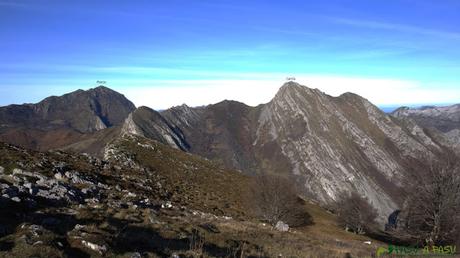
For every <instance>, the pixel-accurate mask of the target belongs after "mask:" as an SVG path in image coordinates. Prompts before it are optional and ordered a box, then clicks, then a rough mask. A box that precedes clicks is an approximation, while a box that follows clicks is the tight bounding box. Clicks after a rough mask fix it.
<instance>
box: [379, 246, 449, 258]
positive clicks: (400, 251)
mask: <svg viewBox="0 0 460 258" xmlns="http://www.w3.org/2000/svg"><path fill="white" fill-rule="evenodd" d="M456 251H457V246H455V245H446V246H425V247H423V248H417V247H405V246H397V245H389V246H388V248H385V247H382V246H381V247H379V248H378V249H377V252H376V254H377V257H382V256H385V255H396V256H416V255H417V256H423V255H427V256H428V255H430V256H433V255H434V256H450V255H454V254H455V253H456Z"/></svg>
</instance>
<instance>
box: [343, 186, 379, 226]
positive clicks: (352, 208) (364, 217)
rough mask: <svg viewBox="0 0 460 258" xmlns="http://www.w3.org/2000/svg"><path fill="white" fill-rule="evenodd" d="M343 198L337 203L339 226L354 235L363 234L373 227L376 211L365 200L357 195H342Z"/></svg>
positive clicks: (353, 193) (354, 193)
mask: <svg viewBox="0 0 460 258" xmlns="http://www.w3.org/2000/svg"><path fill="white" fill-rule="evenodd" d="M342 196H344V197H343V198H342V199H341V200H339V202H338V203H337V208H336V210H337V213H338V217H339V224H340V225H341V226H342V227H344V228H346V229H347V230H350V231H352V232H354V233H356V234H365V233H366V232H368V230H369V229H371V228H372V227H373V226H374V225H375V219H376V218H377V211H376V210H375V208H374V207H372V205H370V204H369V202H368V200H367V198H365V197H361V196H360V195H359V194H358V193H356V192H352V193H350V194H346V193H342Z"/></svg>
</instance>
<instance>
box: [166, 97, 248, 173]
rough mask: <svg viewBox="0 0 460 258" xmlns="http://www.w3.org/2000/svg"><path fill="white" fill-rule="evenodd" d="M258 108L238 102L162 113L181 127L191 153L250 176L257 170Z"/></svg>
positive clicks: (184, 107) (185, 107) (184, 108)
mask: <svg viewBox="0 0 460 258" xmlns="http://www.w3.org/2000/svg"><path fill="white" fill-rule="evenodd" d="M256 113H257V109H254V108H251V107H249V106H246V105H245V104H243V103H239V102H236V101H223V102H221V103H218V104H215V105H209V106H207V107H202V108H196V109H193V108H190V107H187V106H185V105H182V106H180V107H174V108H172V109H169V110H166V111H163V112H162V113H161V114H162V116H163V117H165V118H166V119H167V120H168V121H171V123H172V124H175V125H177V126H178V127H179V128H181V131H182V132H183V133H184V138H185V140H186V141H187V142H188V144H189V146H190V149H189V151H190V152H192V153H196V154H199V155H201V156H204V157H207V158H210V159H212V160H214V161H218V162H219V163H221V164H223V165H225V166H227V167H229V168H235V169H239V170H242V171H245V172H248V173H251V172H254V171H255V169H256V161H255V156H254V150H253V146H252V138H253V137H252V134H253V132H254V128H253V127H254V126H255V122H256V121H257V120H256Z"/></svg>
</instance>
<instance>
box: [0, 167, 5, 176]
mask: <svg viewBox="0 0 460 258" xmlns="http://www.w3.org/2000/svg"><path fill="white" fill-rule="evenodd" d="M4 172H5V169H4V168H3V167H2V166H0V175H1V174H3V173H4Z"/></svg>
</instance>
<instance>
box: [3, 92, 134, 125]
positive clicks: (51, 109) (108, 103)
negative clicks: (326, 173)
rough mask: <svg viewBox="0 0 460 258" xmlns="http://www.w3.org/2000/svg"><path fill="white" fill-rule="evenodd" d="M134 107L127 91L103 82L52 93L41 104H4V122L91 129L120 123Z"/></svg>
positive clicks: (5, 123) (8, 123)
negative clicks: (97, 85)
mask: <svg viewBox="0 0 460 258" xmlns="http://www.w3.org/2000/svg"><path fill="white" fill-rule="evenodd" d="M134 109H135V106H134V104H133V103H131V102H130V101H129V100H128V99H126V98H125V97H124V96H123V95H121V94H120V93H118V92H115V91H113V90H111V89H109V88H106V87H102V86H101V87H97V88H94V89H90V90H88V91H83V90H77V91H75V92H72V93H69V94H65V95H63V96H60V97H54V96H53V97H49V98H46V99H44V100H43V101H41V102H40V103H37V104H24V105H10V106H7V107H1V108H0V123H1V124H2V127H3V128H5V127H28V128H37V129H52V128H57V127H68V128H71V129H75V130H76V131H78V132H81V133H87V132H94V131H98V130H102V129H105V128H108V127H112V126H115V125H120V124H121V123H123V122H124V120H125V119H126V117H127V116H128V114H129V113H131V112H132V111H133V110H134Z"/></svg>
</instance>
